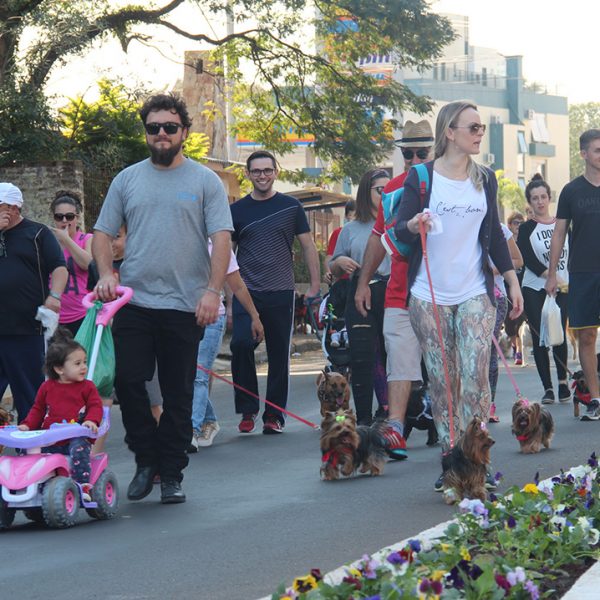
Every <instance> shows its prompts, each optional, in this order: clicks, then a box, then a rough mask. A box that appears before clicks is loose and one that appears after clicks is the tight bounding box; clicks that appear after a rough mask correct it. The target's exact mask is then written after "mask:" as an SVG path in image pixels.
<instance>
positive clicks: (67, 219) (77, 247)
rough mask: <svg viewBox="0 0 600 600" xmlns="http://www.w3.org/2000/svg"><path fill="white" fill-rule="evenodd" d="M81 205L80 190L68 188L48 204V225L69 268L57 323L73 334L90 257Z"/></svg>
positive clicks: (80, 314)
mask: <svg viewBox="0 0 600 600" xmlns="http://www.w3.org/2000/svg"><path fill="white" fill-rule="evenodd" d="M82 209H83V206H82V204H81V198H80V197H79V194H77V193H76V192H72V191H69V190H59V191H58V192H56V194H55V196H54V200H52V202H51V204H50V211H51V213H52V218H53V220H54V227H52V228H51V229H52V231H53V232H54V235H55V236H56V239H57V240H58V243H59V244H60V246H61V248H62V251H63V254H64V256H65V261H66V263H67V271H68V272H69V279H68V280H67V285H66V287H65V291H64V292H63V295H62V298H61V305H60V316H59V323H60V324H61V325H64V326H65V327H66V328H67V329H69V330H70V331H71V333H72V334H73V336H75V334H76V333H77V330H78V329H79V326H80V325H81V322H82V321H83V318H84V317H85V308H83V306H82V304H81V300H82V299H83V297H84V296H85V295H86V294H87V291H88V290H87V278H88V267H89V264H90V262H91V260H92V234H91V233H85V232H82V231H80V230H79V225H80V218H81V212H82Z"/></svg>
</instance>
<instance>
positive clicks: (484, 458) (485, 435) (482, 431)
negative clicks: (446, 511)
mask: <svg viewBox="0 0 600 600" xmlns="http://www.w3.org/2000/svg"><path fill="white" fill-rule="evenodd" d="M494 444H495V441H494V440H493V439H492V438H491V437H490V434H489V432H488V428H487V425H486V423H485V422H484V421H482V420H481V419H480V418H479V417H473V419H472V420H471V422H470V423H469V424H468V425H467V429H466V431H465V432H464V433H463V434H462V435H461V437H460V438H459V440H458V442H457V443H456V445H455V446H454V447H453V448H452V450H450V452H449V453H448V454H446V455H444V456H443V457H442V470H443V473H444V474H443V485H444V501H445V502H446V503H447V504H453V503H454V502H459V501H460V500H462V499H463V498H470V499H475V498H479V500H485V498H486V492H485V478H486V469H487V465H489V464H490V448H491V447H492V446H493V445H494Z"/></svg>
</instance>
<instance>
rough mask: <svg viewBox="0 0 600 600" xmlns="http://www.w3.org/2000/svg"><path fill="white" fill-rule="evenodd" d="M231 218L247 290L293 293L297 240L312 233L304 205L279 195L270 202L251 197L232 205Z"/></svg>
mask: <svg viewBox="0 0 600 600" xmlns="http://www.w3.org/2000/svg"><path fill="white" fill-rule="evenodd" d="M231 216H232V219H233V228H234V232H233V234H232V239H233V241H234V242H236V243H237V261H238V264H239V266H240V275H241V276H242V279H243V280H244V283H245V284H246V285H247V286H248V289H250V290H253V291H257V292H275V291H283V290H293V289H294V270H293V257H292V244H293V243H294V237H295V236H297V235H300V234H302V233H307V232H309V231H310V227H309V225H308V220H307V219H306V214H305V212H304V208H302V204H300V202H298V200H296V199H295V198H292V196H287V195H285V194H281V193H279V192H277V193H276V194H275V195H274V196H272V197H271V198H269V199H268V200H254V198H252V196H251V195H250V194H248V195H247V196H244V198H241V199H240V200H238V201H237V202H234V203H233V204H232V205H231Z"/></svg>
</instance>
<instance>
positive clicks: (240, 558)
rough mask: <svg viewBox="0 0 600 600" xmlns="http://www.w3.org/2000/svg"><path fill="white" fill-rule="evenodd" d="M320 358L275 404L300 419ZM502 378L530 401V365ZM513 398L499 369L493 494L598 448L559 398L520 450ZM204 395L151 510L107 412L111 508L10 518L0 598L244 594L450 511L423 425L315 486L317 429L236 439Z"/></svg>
mask: <svg viewBox="0 0 600 600" xmlns="http://www.w3.org/2000/svg"><path fill="white" fill-rule="evenodd" d="M531 360H532V359H531ZM322 363H323V359H322V356H321V355H320V353H318V352H314V353H309V354H305V355H303V356H302V358H300V359H298V360H295V361H294V375H293V377H292V394H291V401H290V404H289V409H290V410H292V411H294V412H297V413H299V414H301V415H302V416H304V417H305V418H308V419H310V420H312V421H316V420H317V419H318V404H317V400H316V394H315V385H314V380H315V378H316V372H317V371H318V369H319V368H321V366H322ZM572 366H574V365H572ZM514 372H515V375H516V378H517V381H518V384H519V386H520V387H521V389H522V391H523V393H524V394H525V395H526V396H528V397H529V399H530V400H538V399H539V398H540V397H541V394H542V390H541V385H540V384H539V382H538V378H537V374H536V372H535V369H534V367H533V366H527V367H524V368H516V369H515V370H514ZM264 381H265V380H264V377H261V383H262V384H264ZM514 398H515V393H514V391H513V388H512V386H511V385H510V382H509V380H508V378H507V377H506V375H505V374H504V373H503V372H501V374H500V381H499V386H498V413H499V415H500V419H501V422H500V423H499V424H495V425H491V426H490V429H491V431H492V434H493V436H494V438H495V439H496V442H497V443H496V445H495V446H494V448H493V451H492V457H493V463H494V464H493V467H494V469H495V470H500V471H501V472H503V473H504V481H503V483H502V485H501V487H500V491H501V490H502V489H505V488H506V487H508V486H511V485H514V484H518V485H523V484H525V483H527V482H528V481H531V480H532V478H533V476H534V475H535V473H536V472H539V473H540V477H542V478H543V477H548V476H551V475H552V474H554V473H556V472H557V471H558V470H559V469H560V468H563V467H564V468H568V467H571V466H573V465H576V464H581V463H582V462H584V461H585V460H586V458H587V457H588V456H589V454H590V453H591V452H592V451H593V450H598V449H599V448H598V446H599V445H598V439H599V433H600V422H599V423H593V422H588V423H583V422H580V421H577V420H575V419H574V418H573V412H572V407H571V404H567V405H558V404H556V405H554V406H551V407H549V408H550V410H551V412H552V414H553V415H554V418H555V421H556V429H557V433H556V436H555V440H554V443H553V445H552V448H551V449H550V450H549V451H544V452H542V453H540V454H537V455H528V456H525V455H521V454H520V453H519V452H518V445H517V442H516V441H515V440H514V438H513V437H512V436H511V434H510V417H509V413H510V408H511V404H512V402H513V400H514ZM213 399H214V401H215V407H216V411H217V414H218V415H219V417H220V423H221V426H222V430H221V432H220V433H219V434H218V436H217V438H216V440H215V444H214V446H213V447H211V448H207V449H204V450H203V451H202V452H199V453H198V454H196V455H191V456H190V466H189V467H188V468H187V470H186V471H185V480H184V489H185V491H186V493H187V496H188V501H187V503H186V504H182V505H170V506H163V505H161V504H160V503H159V491H158V489H157V490H155V491H154V492H153V493H152V494H151V495H150V496H149V497H148V498H147V499H145V500H143V501H141V502H137V503H130V502H128V501H127V500H126V498H125V497H124V492H125V490H126V488H127V484H128V483H129V480H130V478H131V475H132V474H133V471H134V465H133V459H132V457H131V455H130V454H129V452H128V451H127V450H126V449H125V448H124V446H123V444H122V441H121V440H122V438H123V429H122V425H121V422H120V412H119V410H118V408H114V409H113V428H112V430H111V432H110V436H111V437H110V440H109V443H108V451H109V453H110V459H111V468H112V469H113V471H114V472H115V473H116V475H117V477H118V479H119V482H120V484H121V491H122V498H121V509H120V512H119V515H118V516H117V517H116V518H115V519H114V520H111V521H103V522H99V521H94V520H92V519H89V518H88V517H87V516H85V513H84V516H82V517H81V520H80V523H79V524H78V525H77V526H75V527H73V528H71V529H68V530H58V531H57V530H48V529H46V528H44V527H42V526H39V525H36V524H33V523H29V522H27V521H26V520H25V519H24V517H23V516H22V515H18V516H17V518H16V520H15V526H14V527H13V528H12V529H11V530H10V531H7V532H3V533H0V548H1V549H2V554H1V559H0V582H1V583H0V598H15V599H19V600H29V599H32V600H33V599H37V598H39V599H42V598H43V599H45V600H47V599H54V598H60V599H62V598H69V597H75V596H83V597H85V598H88V599H91V598H103V599H106V600H134V599H135V600H137V599H146V598H148V599H171V598H173V599H179V598H185V599H187V598H193V599H202V600H204V599H207V600H220V599H228V600H241V599H256V598H259V597H262V596H264V595H267V594H269V593H271V592H272V591H274V590H275V588H276V587H277V585H278V584H279V583H280V582H282V581H284V582H287V583H289V582H291V580H292V579H293V577H295V576H298V575H303V574H305V573H306V572H307V571H308V570H310V569H311V568H313V567H318V568H320V569H321V570H322V571H323V572H326V571H328V570H331V569H334V568H336V567H338V566H340V565H342V564H344V563H347V562H350V561H352V560H355V559H357V558H360V557H361V556H362V554H364V553H371V552H374V551H376V550H378V549H380V548H382V547H385V546H386V545H390V544H392V543H395V542H397V541H399V540H401V539H404V538H406V537H409V536H411V535H414V534H417V533H418V532H420V531H422V530H423V529H426V528H428V527H431V526H433V525H436V524H437V523H439V522H441V521H444V520H447V519H449V518H451V517H452V515H453V509H452V508H451V507H447V506H446V505H444V503H443V502H442V497H441V494H436V493H435V492H434V491H433V483H434V481H435V479H436V478H437V476H438V475H439V472H440V467H439V448H428V447H427V446H426V445H425V432H421V431H414V432H413V434H412V436H411V438H410V440H409V458H408V460H406V461H404V462H401V463H398V462H390V463H388V465H387V466H386V470H385V473H384V475H383V476H382V477H379V478H369V477H357V478H355V479H351V480H345V481H338V482H322V481H320V480H319V467H320V452H319V439H318V438H319V434H318V432H316V431H313V430H312V429H310V428H309V427H307V426H306V425H303V424H301V423H299V422H296V421H293V420H289V421H288V425H287V427H286V431H285V433H284V434H283V435H280V436H263V435H262V434H261V433H260V432H258V433H254V434H251V435H246V436H241V435H239V434H238V433H237V422H238V419H237V417H236V415H235V414H234V412H233V401H232V393H231V388H230V387H229V386H228V385H226V384H225V383H222V382H216V383H215V386H214V388H213Z"/></svg>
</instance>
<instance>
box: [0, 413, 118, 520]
mask: <svg viewBox="0 0 600 600" xmlns="http://www.w3.org/2000/svg"><path fill="white" fill-rule="evenodd" d="M109 415H110V412H109V409H108V408H105V409H104V418H103V419H102V423H101V424H100V427H99V429H98V433H97V434H93V433H92V432H91V431H90V430H89V429H88V428H87V427H83V426H82V425H76V424H55V425H52V426H51V427H50V429H44V430H39V431H20V430H19V429H17V427H16V426H12V427H3V428H1V429H0V444H4V446H6V447H8V448H21V449H24V450H27V454H26V455H23V456H0V492H1V497H0V530H1V529H7V528H8V527H10V526H11V525H12V522H13V520H14V518H15V512H16V511H17V510H23V512H24V513H25V516H26V517H27V518H28V519H31V520H32V521H36V522H39V523H42V522H45V523H46V524H47V525H48V527H71V526H72V525H74V524H75V522H76V520H77V514H78V512H79V508H80V507H83V508H85V510H86V511H87V513H88V514H89V515H90V516H92V517H94V518H96V519H110V518H111V517H113V516H114V515H115V514H116V513H117V508H118V505H119V487H118V484H117V478H116V477H115V476H114V474H113V473H112V472H111V471H109V470H108V469H107V467H108V456H107V455H106V454H96V455H93V456H92V457H91V467H92V469H91V473H90V483H91V484H92V485H93V489H92V502H86V501H84V500H83V498H82V493H81V486H80V484H78V483H77V482H76V481H74V480H73V479H71V466H70V464H69V457H68V456H65V455H64V454H42V453H41V448H42V447H45V446H52V445H53V444H55V443H56V442H59V441H62V440H67V439H71V438H74V437H89V438H95V437H97V436H99V435H103V434H104V433H105V432H106V431H107V430H108V427H109V420H110V417H109Z"/></svg>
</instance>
